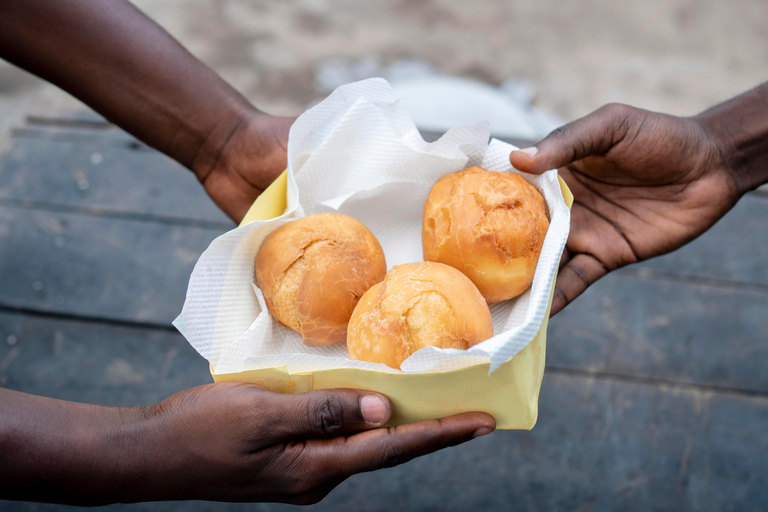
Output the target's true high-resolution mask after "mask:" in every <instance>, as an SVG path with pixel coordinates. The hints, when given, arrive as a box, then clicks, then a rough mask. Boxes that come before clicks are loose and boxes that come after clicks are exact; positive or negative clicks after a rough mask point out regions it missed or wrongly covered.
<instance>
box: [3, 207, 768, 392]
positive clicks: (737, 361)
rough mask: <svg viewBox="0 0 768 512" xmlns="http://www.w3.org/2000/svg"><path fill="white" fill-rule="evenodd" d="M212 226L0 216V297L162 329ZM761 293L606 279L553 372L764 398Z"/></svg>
mask: <svg viewBox="0 0 768 512" xmlns="http://www.w3.org/2000/svg"><path fill="white" fill-rule="evenodd" d="M218 234H219V232H218V231H216V230H209V229H200V228H182V227H178V226H170V225H162V224H157V223H146V222H135V221H125V220H115V219H106V218H98V217H90V216H84V215H74V214H62V213H49V212H35V211H30V210H23V209H12V208H0V275H2V276H4V282H3V286H2V287H0V301H2V302H3V303H6V304H11V305H14V306H19V307H27V308H33V309H39V310H43V311H52V312H60V313H69V314H77V315H88V316H99V317H104V318H113V319H119V320H129V321H141V322H157V323H164V324H167V323H169V322H170V321H171V320H172V319H173V318H174V317H175V316H176V315H177V314H178V312H179V311H180V310H181V306H182V304H183V300H184V296H185V293H186V286H187V282H188V278H189V274H190V273H191V270H192V267H193V266H194V263H195V262H196V260H197V258H198V256H199V254H200V253H202V251H203V250H204V249H205V248H206V247H207V245H208V244H209V243H210V241H211V240H212V239H213V238H214V237H215V236H217V235H218ZM766 310H768V294H764V293H758V292H753V291H742V290H738V289H723V288H717V287H711V286H701V285H691V284H680V283H674V282H667V281H658V280H649V279H637V278H632V277H627V276H618V275H614V276H608V277H606V278H605V279H603V280H601V281H600V282H598V283H597V284H596V285H594V286H593V287H592V288H591V289H590V290H588V291H587V292H586V293H585V294H584V296H583V297H581V298H579V299H578V300H577V301H576V302H575V303H574V304H572V305H571V306H569V307H568V308H566V309H565V310H564V311H563V312H562V313H561V314H560V315H558V316H556V317H555V318H554V319H553V321H552V323H551V327H550V333H549V340H550V341H549V350H548V364H550V365H553V366H556V367H557V366H562V367H565V368H578V369H584V370H588V371H598V372H608V373H620V374H626V375H636V376H643V377H653V378H659V379H665V380H680V381H685V382H695V383H704V384H709V385H716V386H724V387H735V388H740V389H745V390H753V391H768V369H766V365H765V364H764V362H765V361H766V360H768V345H766V344H765V343H764V340H765V333H766V332H768V316H766V315H765V314H763V313H764V312H765V311H766Z"/></svg>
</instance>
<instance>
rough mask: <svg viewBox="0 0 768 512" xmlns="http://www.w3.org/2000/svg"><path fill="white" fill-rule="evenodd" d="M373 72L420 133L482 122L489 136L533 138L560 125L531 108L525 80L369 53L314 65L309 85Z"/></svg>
mask: <svg viewBox="0 0 768 512" xmlns="http://www.w3.org/2000/svg"><path fill="white" fill-rule="evenodd" d="M374 76H380V77H382V78H384V79H386V80H387V81H389V82H390V83H391V84H392V87H393V88H394V90H395V94H396V95H397V96H398V98H400V102H401V104H402V105H403V107H404V108H405V110H406V111H408V113H409V114H410V115H411V117H412V118H413V120H414V122H415V123H416V126H418V127H419V129H421V130H424V131H429V132H436V133H443V132H446V131H448V130H449V129H450V128H453V127H455V126H460V125H467V124H471V123H475V122H477V121H482V120H488V121H490V123H491V134H492V135H493V136H494V137H498V138H503V139H518V140H519V139H522V140H538V139H540V138H542V137H544V136H545V135H547V134H548V133H549V132H550V131H552V130H554V129H555V128H557V127H558V126H560V125H562V124H563V123H564V121H563V120H562V119H560V118H558V117H556V116H553V115H551V114H547V113H545V112H542V111H540V110H538V109H537V108H535V107H533V106H532V102H533V99H534V96H535V87H534V85H533V83H532V82H531V81H529V80H526V79H519V78H514V79H510V80H507V81H506V82H504V83H503V84H501V86H500V87H494V86H492V85H489V84H486V83H483V82H478V81H475V80H469V79H466V78H459V77H454V76H449V75H443V74H441V73H440V72H439V71H437V70H436V69H435V68H434V66H432V65H431V64H429V63H427V62H424V61H420V60H415V59H406V60H400V61H397V62H395V63H393V64H392V65H390V66H386V67H381V66H380V64H379V61H378V59H377V58H375V57H366V58H364V59H361V60H358V61H348V60H344V59H334V60H331V61H327V62H324V63H322V64H319V65H318V66H317V67H316V68H315V84H316V87H317V88H318V90H319V91H320V92H323V93H330V92H332V91H333V90H334V89H335V88H336V87H338V86H340V85H343V84H345V83H349V82H353V81H356V80H362V79H365V78H370V77H374Z"/></svg>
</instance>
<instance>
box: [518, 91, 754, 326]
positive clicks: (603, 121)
mask: <svg viewBox="0 0 768 512" xmlns="http://www.w3.org/2000/svg"><path fill="white" fill-rule="evenodd" d="M510 161H511V162H512V165H514V166H515V167H516V168H518V169H520V170H522V171H525V172H531V173H541V172H544V171H546V170H547V169H559V172H560V175H561V176H562V177H563V179H565V181H566V183H568V186H569V187H570V188H571V190H572V191H573V194H574V205H573V209H572V210H571V233H570V235H569V237H568V242H567V244H566V249H565V252H564V253H563V257H562V259H561V268H560V274H559V276H558V279H557V283H556V286H555V297H554V299H553V302H552V314H553V315H554V314H555V313H557V312H558V311H560V310H561V309H562V308H564V307H565V306H566V305H567V304H568V303H570V302H571V301H572V300H574V299H575V298H576V297H578V296H579V295H580V294H581V293H582V292H583V291H584V290H586V289H587V287H589V286H590V285H591V284H592V283H594V282H595V281H597V280H598V279H599V278H601V277H602V276H604V275H605V274H607V273H608V272H611V271H613V270H616V269H617V268H621V267H623V266H625V265H629V264H631V263H636V262H638V261H643V260H646V259H649V258H653V257H655V256H660V255H662V254H666V253H668V252H671V251H674V250H675V249H678V248H679V247H681V246H683V245H684V244H686V243H688V242H690V241H691V240H693V239H694V238H696V237H697V236H699V235H701V234H702V233H704V232H705V231H706V230H707V229H709V228H710V227H712V225H713V224H715V222H717V221H718V220H719V219H720V218H721V217H722V216H723V215H725V214H726V212H728V210H730V209H731V208H732V207H733V205H735V204H736V202H737V201H738V200H739V199H740V198H741V197H742V196H743V195H744V194H745V193H746V192H748V191H750V190H753V189H755V188H756V187H758V186H760V185H761V184H763V183H766V182H768V84H764V85H761V86H759V87H757V88H755V89H753V90H751V91H749V92H746V93H744V94H742V95H740V96H737V97H736V98H734V99H732V100H730V101H727V102H725V103H722V104H720V105H718V106H716V107H713V108H711V109H709V110H707V111H705V112H703V113H701V114H699V115H697V116H694V117H675V116H669V115H665V114H658V113H656V112H649V111H646V110H641V109H637V108H633V107H629V106H627V105H615V104H614V105H607V106H605V107H603V108H601V109H599V110H597V111H595V112H593V113H592V114H590V115H588V116H586V117H584V118H581V119H578V120H576V121H574V122H572V123H570V124H567V125H565V126H563V127H562V128H559V129H557V130H555V131H554V132H552V133H551V134H549V135H548V136H547V137H546V138H545V139H544V140H542V141H541V142H539V143H538V144H536V145H535V146H532V147H530V148H526V149H523V150H520V151H515V152H513V153H512V154H511V155H510Z"/></svg>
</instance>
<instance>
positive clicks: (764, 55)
mask: <svg viewBox="0 0 768 512" xmlns="http://www.w3.org/2000/svg"><path fill="white" fill-rule="evenodd" d="M135 3H136V4H137V5H138V6H139V7H140V8H141V9H143V10H144V11H145V12H146V13H147V14H148V15H149V16H151V17H152V18H154V19H155V20H156V21H157V22H158V23H160V24H161V25H162V26H163V27H165V28H166V29H167V30H168V31H169V32H170V33H172V34H173V35H174V36H176V37H177V38H178V39H179V40H180V41H181V42H182V43H183V44H184V45H185V46H186V47H187V48H189V50H190V51H191V52H192V53H193V54H195V55H196V56H197V57H199V58H200V59H201V60H203V61H204V62H206V63H207V64H209V65H210V66H211V67H213V68H214V69H215V70H216V71H217V72H218V73H220V74H221V75H222V76H223V77H224V78H225V79H226V80H227V81H229V82H230V83H232V84H233V85H234V86H235V87H236V88H237V89H239V90H240V91H241V92H243V93H244V94H245V95H246V96H247V97H248V98H250V99H251V100H252V101H253V102H254V103H255V104H256V105H257V106H259V107H260V108H261V109H263V110H265V111H267V112H270V113H274V114H283V115H296V114H299V113H300V112H302V111H303V109H304V108H305V106H306V105H307V103H309V102H310V101H312V100H314V99H317V98H318V97H319V95H320V93H319V92H318V90H317V88H316V87H315V83H314V70H315V68H316V66H317V65H318V64H319V63H322V62H325V61H327V60H329V59H332V58H339V57H341V58H349V59H360V58H375V59H378V60H379V61H380V62H381V63H382V64H383V65H386V64H389V63H392V62H395V61H397V60H399V59H404V58H417V59H421V60H424V61H426V62H429V63H431V64H433V65H434V66H436V67H437V68H438V69H439V70H440V71H442V72H444V73H448V74H453V75H457V76H463V77H469V78H474V79H479V80H482V81H485V82H488V83H491V84H496V83H500V82H502V81H503V80H505V79H508V78H524V79H528V80H530V81H531V82H532V84H533V86H534V87H535V91H536V96H535V100H534V104H535V105H536V106H538V107H540V108H541V109H543V110H545V111H548V112H550V113H553V114H556V115H559V116H560V117H562V118H564V119H569V120H570V119H574V118H576V117H579V116H582V115H584V114H587V113H588V112H590V111H592V110H594V109H595V108H597V107H599V106H601V105H602V104H605V103H608V102H614V101H616V102H624V103H629V104H632V105H635V106H639V107H644V108H648V109H652V110H658V111H663V112H668V113H673V114H678V115H691V114H695V113H697V112H699V111H701V110H703V109H705V108H707V107H708V106H711V105H713V104H715V103H717V102H719V101H722V100H724V99H727V98H729V97H731V96H733V95H736V94H738V93H740V92H743V91H745V90H747V89H749V88H751V87H753V86H755V85H757V84H758V83H760V82H761V81H764V80H765V79H766V77H767V76H768V73H767V71H768V30H766V20H768V2H766V1H765V0H732V1H730V2H724V1H722V0H698V1H697V0H642V1H641V0H636V1H631V2H630V1H622V0H614V1H610V2H608V1H598V0H578V1H562V0H474V1H467V0H410V1H409V0H393V1H382V0H377V1H371V0H365V1H360V0H280V1H257V0H135ZM59 96H60V95H59V94H58V93H56V92H54V91H52V88H50V87H46V86H42V85H41V83H40V82H39V81H38V80H37V79H35V78H33V77H30V76H29V75H26V74H24V73H22V72H20V71H18V70H16V69H14V68H12V67H11V66H9V65H7V64H4V63H0V145H1V144H3V141H4V140H5V141H7V132H8V129H9V127H11V126H13V125H14V124H18V123H19V122H20V120H21V117H22V115H23V113H24V112H25V111H26V110H27V109H28V108H29V106H30V105H32V104H34V103H35V102H36V101H38V102H39V98H41V97H42V98H47V101H48V103H51V98H53V99H54V100H55V101H53V102H52V103H53V104H55V103H56V101H62V102H66V100H62V99H61V98H59Z"/></svg>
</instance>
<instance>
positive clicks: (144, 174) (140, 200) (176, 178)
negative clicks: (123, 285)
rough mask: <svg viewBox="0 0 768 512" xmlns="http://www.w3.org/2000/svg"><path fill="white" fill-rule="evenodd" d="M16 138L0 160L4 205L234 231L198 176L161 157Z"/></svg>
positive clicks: (95, 138)
mask: <svg viewBox="0 0 768 512" xmlns="http://www.w3.org/2000/svg"><path fill="white" fill-rule="evenodd" d="M85 133H86V134H90V136H91V137H93V140H92V141H91V143H87V144H86V143H82V141H81V143H71V142H56V141H51V140H35V139H23V138H16V139H14V141H13V147H12V148H11V149H10V150H9V151H8V152H7V153H6V154H5V155H3V157H2V159H0V199H14V200H33V201H40V202H46V203H54V204H58V205H69V206H78V207H93V208H98V209H102V210H107V211H116V212H134V213H143V214H151V215H158V216H165V217H178V218H185V219H197V220H206V221H216V222H221V223H222V224H228V225H233V224H232V221H231V220H229V219H228V218H227V217H226V215H224V214H223V213H222V212H221V211H220V210H219V208H218V207H217V206H216V205H215V204H214V203H213V202H212V201H211V200H210V199H209V198H208V196H207V195H206V194H205V191H204V190H203V188H202V187H201V186H200V184H199V183H198V181H197V179H196V178H195V176H194V175H193V174H192V173H191V172H189V171H188V170H186V169H183V168H182V167H181V166H180V165H178V164H177V163H175V162H173V161H172V160H171V159H169V158H168V157H166V156H164V155H162V154H160V153H158V152H156V151H135V150H130V149H125V148H120V147H115V146H109V145H106V144H103V141H101V140H100V139H99V138H98V136H99V133H100V131H98V130H85Z"/></svg>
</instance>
